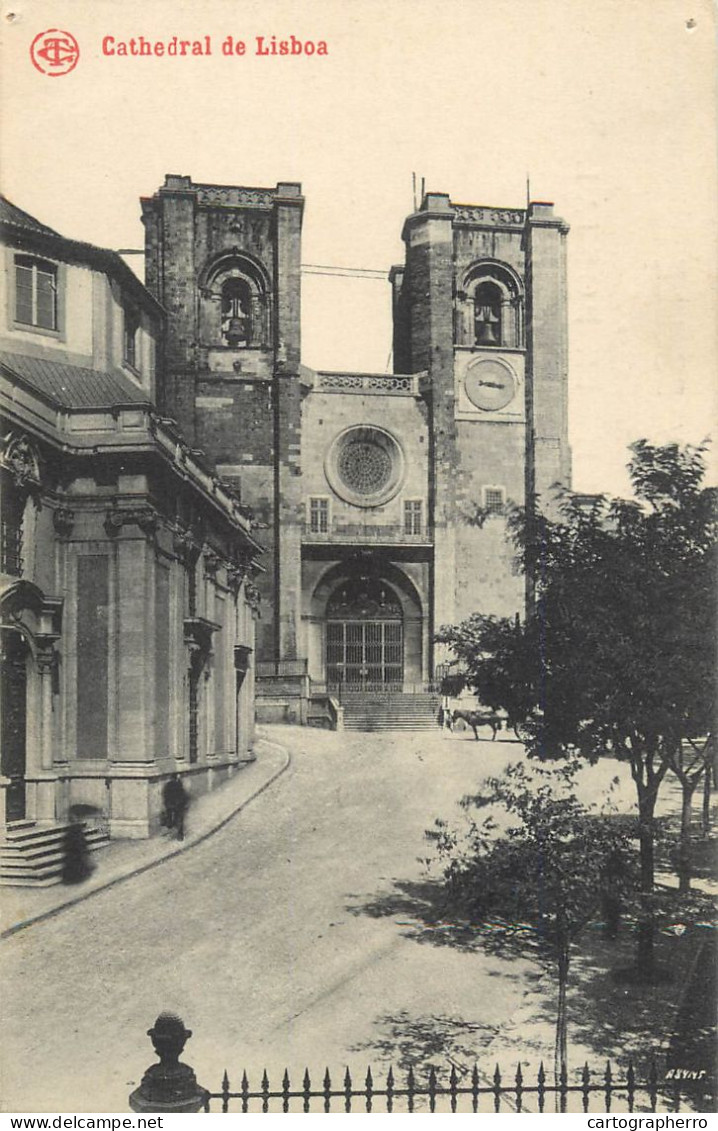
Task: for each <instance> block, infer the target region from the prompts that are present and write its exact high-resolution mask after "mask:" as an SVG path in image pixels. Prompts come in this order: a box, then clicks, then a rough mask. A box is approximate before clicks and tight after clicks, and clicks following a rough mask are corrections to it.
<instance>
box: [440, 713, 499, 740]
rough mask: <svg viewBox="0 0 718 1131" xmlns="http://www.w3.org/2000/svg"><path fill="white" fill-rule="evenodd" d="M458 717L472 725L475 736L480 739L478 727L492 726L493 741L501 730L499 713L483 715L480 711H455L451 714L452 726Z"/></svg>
mask: <svg viewBox="0 0 718 1131" xmlns="http://www.w3.org/2000/svg"><path fill="white" fill-rule="evenodd" d="M458 719H463V720H464V722H465V723H468V725H469V726H470V727H471V729H472V730H473V732H474V738H475V739H476V741H477V742H478V741H479V734H478V728H479V727H491V730H492V735H491V741H492V742H493V741H494V740H495V739H496V735H497V734H498V732H499V731H500V730H501V727H502V720H501V718H500V717H499V715H482V714H481V712H480V711H454V713H453V715H452V716H451V723H452V726H453V725H454V724H455V723H456V722H457V720H458Z"/></svg>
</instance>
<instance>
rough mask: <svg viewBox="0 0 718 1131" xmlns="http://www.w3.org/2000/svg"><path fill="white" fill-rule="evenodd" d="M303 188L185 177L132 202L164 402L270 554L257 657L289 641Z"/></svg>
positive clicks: (277, 651)
mask: <svg viewBox="0 0 718 1131" xmlns="http://www.w3.org/2000/svg"><path fill="white" fill-rule="evenodd" d="M303 207H304V199H303V197H302V194H301V185H299V184H295V183H293V182H292V183H280V184H278V185H277V186H276V187H275V188H243V187H238V186H225V185H207V184H195V183H194V182H193V181H192V180H191V178H190V177H185V176H173V175H168V176H167V177H166V178H165V183H164V185H163V186H162V187H161V188H160V189H159V190H158V191H157V192H156V193H155V194H154V196H152V197H151V198H146V199H143V200H142V219H143V223H144V226H145V246H146V283H147V286H148V287H149V289H150V290H151V291H152V292H153V293H154V294H155V296H156V297H157V298H158V299H159V301H160V302H161V303H162V305H163V306H164V308H165V310H166V311H167V333H166V346H165V358H164V371H165V378H164V386H163V391H162V394H161V399H160V403H161V405H162V408H163V411H165V412H166V413H167V414H168V415H169V416H172V417H174V418H175V419H176V420H177V422H178V423H179V425H180V427H181V429H182V432H183V433H184V435H185V437H186V438H187V439H188V440H189V441H190V443H191V444H192V445H193V447H195V448H198V449H201V450H202V451H203V452H204V454H205V456H206V457H207V460H208V462H209V463H210V464H211V465H212V467H213V468H214V469H215V470H216V472H217V474H218V476H220V477H221V478H222V479H223V480H225V481H227V482H229V483H230V484H231V485H232V486H233V487H234V488H235V490H236V491H238V493H239V494H240V497H241V498H242V500H243V501H245V502H246V503H247V504H249V505H251V508H252V511H253V512H254V515H255V517H256V519H257V520H258V522H259V523H260V524H261V526H260V529H259V530H258V537H259V538H260V540H261V542H262V544H263V545H264V546H265V548H266V550H267V553H266V554H265V558H264V566H265V570H266V572H265V573H264V574H263V575H262V576H261V577H260V578H259V579H258V584H259V587H260V591H261V592H262V595H263V597H264V600H263V603H262V616H261V619H260V620H259V622H258V624H257V651H258V658H259V659H260V660H265V661H268V660H269V661H271V660H278V659H280V658H282V659H292V658H294V657H295V656H296V648H297V618H298V616H299V607H300V601H299V578H300V558H301V544H300V538H301V493H300V486H299V478H298V475H299V427H300V388H299V382H300V378H299V358H300V324H299V317H300V246H301V228H302V212H303Z"/></svg>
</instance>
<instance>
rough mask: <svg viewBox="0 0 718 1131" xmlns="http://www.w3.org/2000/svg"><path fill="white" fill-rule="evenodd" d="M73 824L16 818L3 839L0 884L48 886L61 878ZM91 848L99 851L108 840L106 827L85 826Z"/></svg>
mask: <svg viewBox="0 0 718 1131" xmlns="http://www.w3.org/2000/svg"><path fill="white" fill-rule="evenodd" d="M71 827H72V826H71V825H68V824H63V825H51V826H47V825H46V826H40V827H38V826H37V825H34V824H32V822H27V821H25V822H22V823H20V822H17V823H14V825H13V826H11V827H10V829H9V835H8V836H7V837H6V838H5V839H4V840H3V841H2V842H0V886H2V887H49V886H50V885H51V884H58V883H60V882H61V879H62V868H63V862H64V858H65V851H64V840H65V835H66V833H67V831H68V829H69V828H71ZM85 840H86V843H87V848H88V851H89V852H92V853H94V852H98V851H99V850H100V849H101V848H104V847H105V845H107V844H109V840H110V838H109V834H108V832H107V830H106V829H105V828H102V827H100V828H98V827H97V826H94V825H90V827H89V828H87V827H85Z"/></svg>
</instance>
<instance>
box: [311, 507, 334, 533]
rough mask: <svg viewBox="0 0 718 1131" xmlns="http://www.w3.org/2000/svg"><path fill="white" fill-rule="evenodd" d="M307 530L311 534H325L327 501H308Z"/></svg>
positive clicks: (327, 527) (327, 510)
mask: <svg viewBox="0 0 718 1131" xmlns="http://www.w3.org/2000/svg"><path fill="white" fill-rule="evenodd" d="M309 529H310V531H311V532H312V534H326V533H327V531H328V530H329V500H328V499H310V500H309Z"/></svg>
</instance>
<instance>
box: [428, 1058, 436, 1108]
mask: <svg viewBox="0 0 718 1131" xmlns="http://www.w3.org/2000/svg"><path fill="white" fill-rule="evenodd" d="M429 1111H430V1112H432V1113H433V1112H435V1111H436V1069H435V1068H434V1065H433V1064H431V1065H429Z"/></svg>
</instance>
